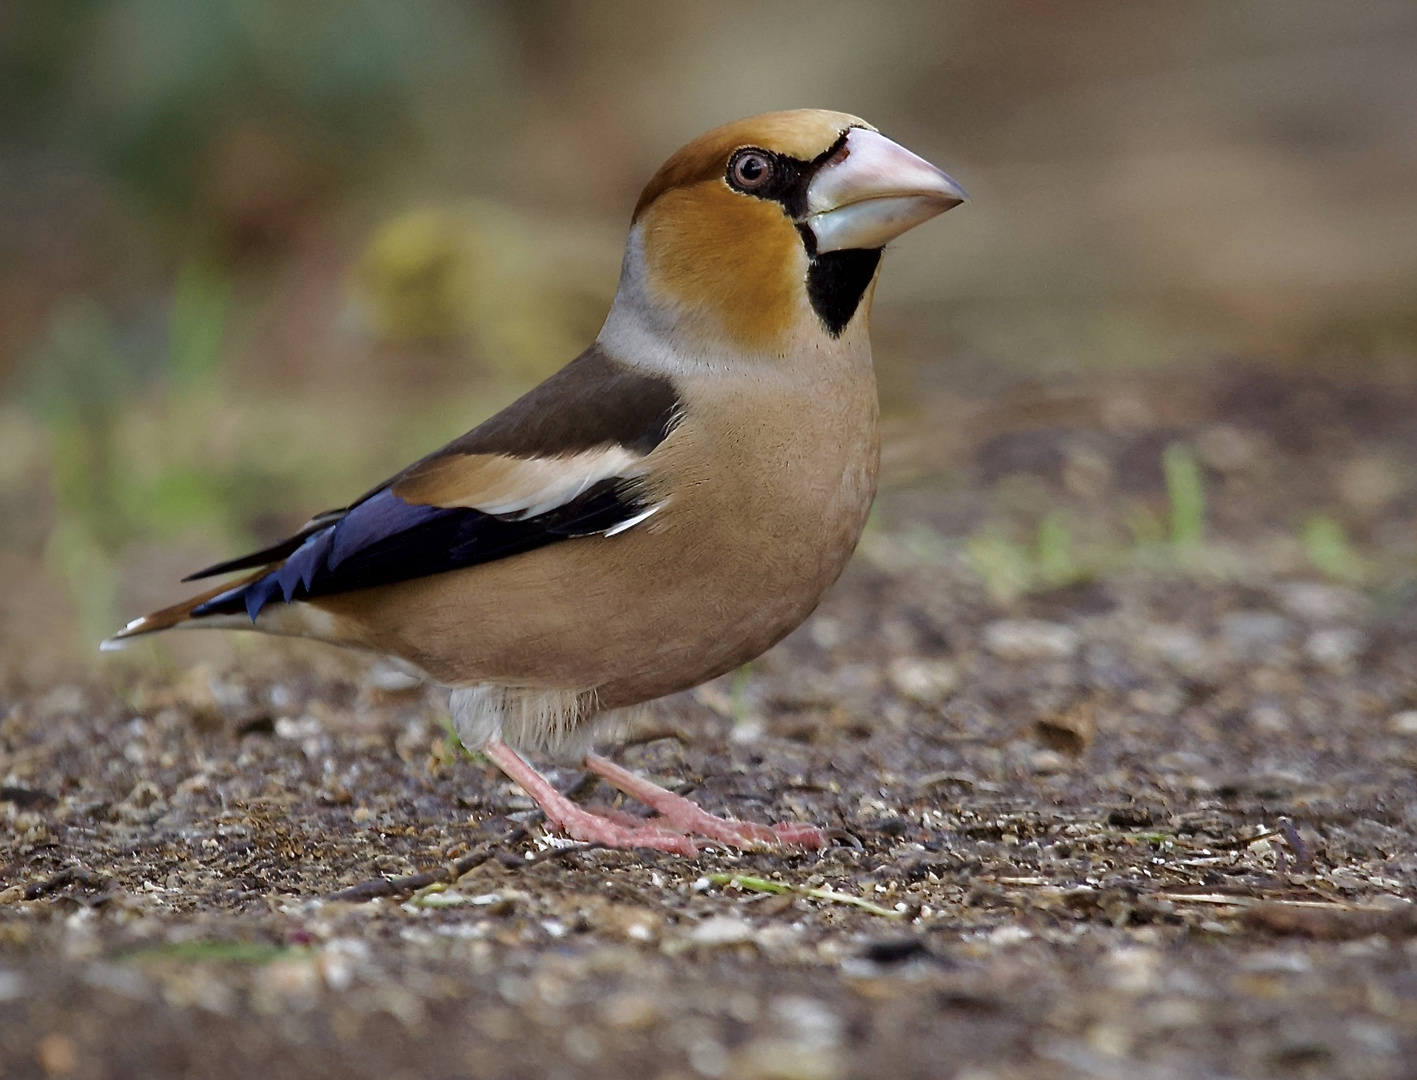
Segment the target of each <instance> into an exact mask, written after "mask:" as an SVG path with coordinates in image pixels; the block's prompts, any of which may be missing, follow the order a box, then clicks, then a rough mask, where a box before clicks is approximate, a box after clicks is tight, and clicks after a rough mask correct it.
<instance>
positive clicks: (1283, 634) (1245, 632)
mask: <svg viewBox="0 0 1417 1080" xmlns="http://www.w3.org/2000/svg"><path fill="white" fill-rule="evenodd" d="M1292 633H1293V627H1292V626H1291V625H1290V623H1289V620H1288V619H1286V618H1284V616H1282V615H1275V614H1274V613H1273V612H1269V611H1235V612H1231V613H1230V614H1229V615H1226V616H1224V617H1222V618H1221V620H1220V639H1221V641H1222V643H1223V644H1224V645H1225V649H1226V651H1227V652H1228V653H1229V654H1230V658H1231V659H1232V660H1238V661H1246V660H1260V659H1264V658H1265V657H1267V656H1268V655H1270V654H1271V653H1273V652H1274V651H1275V650H1276V649H1278V648H1279V647H1280V646H1281V645H1283V644H1284V643H1285V642H1286V641H1288V640H1289V637H1290V635H1291V634H1292Z"/></svg>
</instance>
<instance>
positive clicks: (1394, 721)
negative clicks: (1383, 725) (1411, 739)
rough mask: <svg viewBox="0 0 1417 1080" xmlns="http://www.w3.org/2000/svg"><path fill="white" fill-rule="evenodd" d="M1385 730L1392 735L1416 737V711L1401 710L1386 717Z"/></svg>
mask: <svg viewBox="0 0 1417 1080" xmlns="http://www.w3.org/2000/svg"><path fill="white" fill-rule="evenodd" d="M1387 729H1388V731H1390V732H1392V733H1393V734H1394V735H1417V709H1403V710H1402V712H1398V713H1393V714H1392V715H1391V716H1389V717H1388V721H1387Z"/></svg>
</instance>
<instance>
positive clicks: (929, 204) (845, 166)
mask: <svg viewBox="0 0 1417 1080" xmlns="http://www.w3.org/2000/svg"><path fill="white" fill-rule="evenodd" d="M844 149H845V151H846V155H845V157H842V156H840V155H838V156H837V158H836V159H834V160H832V161H830V162H829V163H828V164H826V165H823V166H822V168H821V169H820V170H819V171H818V172H817V175H816V176H814V177H813V178H812V182H811V183H810V184H809V185H808V186H807V222H806V224H807V227H808V228H809V229H811V230H812V235H813V236H814V237H816V240H817V250H818V251H819V252H826V251H842V250H844V249H846V248H878V247H882V246H884V245H885V244H886V243H887V242H889V241H891V240H894V239H895V238H896V237H897V236H899V235H900V234H901V233H903V232H905V231H907V230H908V229H913V228H915V226H917V225H919V224H920V223H921V222H924V221H929V220H930V219H931V218H932V217H934V216H935V215H936V214H943V213H944V212H945V211H946V210H948V209H950V208H951V207H953V206H958V205H959V204H960V203H962V202H964V201H965V199H966V198H967V196H966V195H965V193H964V189H963V188H961V187H960V186H959V185H958V184H956V183H955V182H954V181H953V180H951V179H950V178H949V177H948V176H946V175H945V174H944V173H942V172H941V171H940V170H939V169H937V168H935V166H933V165H931V164H930V163H929V162H928V161H926V160H925V159H924V158H921V157H916V156H915V155H914V154H912V153H911V152H910V151H909V150H907V149H906V148H905V147H903V146H901V145H899V144H898V143H893V142H891V141H890V139H887V138H886V137H885V136H884V135H881V134H879V133H878V132H875V131H868V130H866V129H865V128H852V130H851V132H850V133H849V134H848V135H847V136H846V145H845V147H844Z"/></svg>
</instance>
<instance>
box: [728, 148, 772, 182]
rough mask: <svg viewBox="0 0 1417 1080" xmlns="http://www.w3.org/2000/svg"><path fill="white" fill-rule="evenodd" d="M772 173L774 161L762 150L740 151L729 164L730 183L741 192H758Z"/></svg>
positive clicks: (770, 177)
mask: <svg viewBox="0 0 1417 1080" xmlns="http://www.w3.org/2000/svg"><path fill="white" fill-rule="evenodd" d="M772 173H773V167H772V159H771V158H769V157H768V156H767V154H765V153H763V152H762V151H761V150H740V151H738V153H736V154H734V155H733V160H732V161H730V162H729V163H728V182H729V183H730V184H732V185H733V186H734V187H736V188H737V189H738V190H739V191H758V190H759V189H761V188H762V187H763V186H764V185H765V184H767V182H768V181H769V180H771V179H772Z"/></svg>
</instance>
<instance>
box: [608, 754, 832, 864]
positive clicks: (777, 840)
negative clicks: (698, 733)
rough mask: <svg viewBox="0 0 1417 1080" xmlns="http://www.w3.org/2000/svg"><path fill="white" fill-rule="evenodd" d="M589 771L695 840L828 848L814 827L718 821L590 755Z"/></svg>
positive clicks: (680, 798)
mask: <svg viewBox="0 0 1417 1080" xmlns="http://www.w3.org/2000/svg"><path fill="white" fill-rule="evenodd" d="M585 763H586V768H588V769H589V770H590V771H591V772H593V773H595V774H596V775H597V776H600V777H603V778H604V779H605V781H606V782H607V783H608V784H610V785H611V786H612V787H615V788H619V789H620V790H621V791H623V792H624V793H625V794H626V795H629V796H630V797H631V798H634V799H638V800H639V801H640V802H642V803H644V804H645V805H646V806H648V807H649V808H650V809H652V810H657V811H658V812H659V814H660V816H661V817H663V818H664V820H665V821H666V822H668V823H669V824H670V825H672V826H673V827H674V828H676V829H679V830H682V831H683V832H686V833H693V834H694V835H695V836H706V837H708V838H710V839H712V840H719V841H722V842H723V843H725V844H732V845H733V846H734V847H740V848H757V847H762V846H763V845H764V844H794V845H798V846H801V847H817V848H820V847H825V846H826V845H827V837H826V836H825V835H824V834H823V832H822V830H820V829H818V828H816V827H815V826H812V825H803V824H800V823H796V822H784V823H782V824H780V825H773V826H767V825H755V824H754V823H752V822H751V821H733V820H732V819H731V818H721V817H715V816H714V815H713V814H710V813H709V812H708V811H707V810H705V809H704V808H703V807H701V806H699V805H698V803H695V802H693V801H692V800H689V799H686V798H684V796H682V795H676V794H674V792H672V791H668V790H666V789H665V788H662V787H660V786H659V785H658V784H655V783H651V782H650V781H648V780H646V779H645V778H644V777H642V776H636V775H635V774H634V773H632V772H631V771H630V770H629V769H626V768H623V767H621V766H619V765H616V764H615V762H613V761H610V760H609V759H607V758H603V757H600V756H599V755H597V754H587V755H586V759H585Z"/></svg>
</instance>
